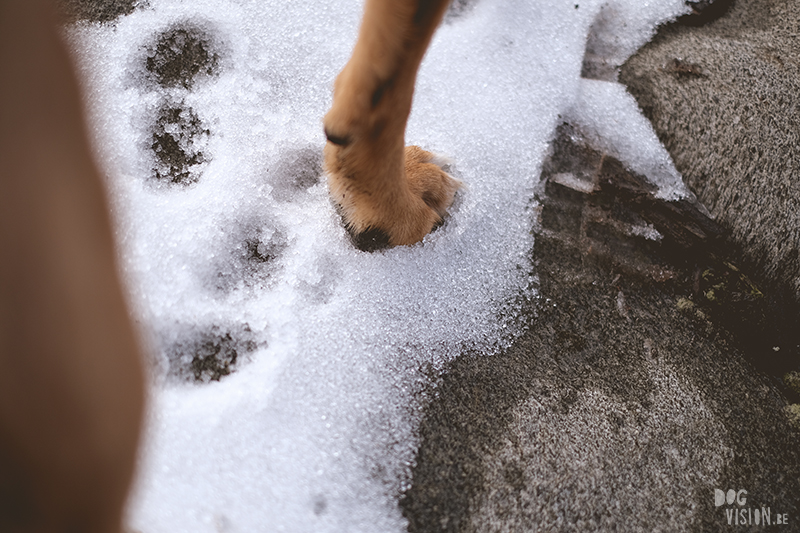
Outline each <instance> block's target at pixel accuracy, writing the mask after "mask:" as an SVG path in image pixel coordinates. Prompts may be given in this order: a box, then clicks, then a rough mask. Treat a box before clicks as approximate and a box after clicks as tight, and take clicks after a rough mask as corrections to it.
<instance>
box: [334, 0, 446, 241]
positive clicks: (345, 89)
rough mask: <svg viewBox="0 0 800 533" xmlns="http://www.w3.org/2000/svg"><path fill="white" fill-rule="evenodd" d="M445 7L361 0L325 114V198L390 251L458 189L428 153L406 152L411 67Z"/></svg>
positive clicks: (416, 233)
mask: <svg viewBox="0 0 800 533" xmlns="http://www.w3.org/2000/svg"><path fill="white" fill-rule="evenodd" d="M448 3H449V2H448V0H411V1H405V2H400V1H391V0H367V3H366V7H365V10H364V20H363V22H362V25H361V30H360V32H359V36H358V41H357V43H356V46H355V48H354V50H353V55H352V57H351V58H350V61H349V62H348V63H347V65H346V66H345V67H344V69H343V70H342V72H341V74H339V77H338V78H337V79H336V83H335V86H334V99H333V105H332V107H331V109H330V111H329V112H328V114H327V115H326V116H325V133H326V135H327V137H328V141H329V142H328V144H327V145H326V147H325V166H326V171H327V173H328V185H329V188H330V193H331V197H332V199H333V201H334V202H335V203H336V204H337V205H338V206H339V207H340V208H341V211H342V215H343V217H344V220H345V224H346V225H347V226H348V228H349V229H350V231H351V232H352V233H354V234H356V235H358V234H363V233H365V232H368V231H378V232H381V233H383V234H385V237H386V238H387V241H388V242H386V244H388V245H392V246H394V245H403V244H413V243H415V242H418V241H420V240H422V238H423V237H424V236H425V235H426V234H428V233H429V232H430V231H431V229H433V228H434V227H435V226H436V225H437V224H439V223H440V222H441V220H442V216H444V214H445V212H446V211H447V208H448V207H449V206H450V204H451V203H452V202H453V195H454V194H455V192H456V190H457V189H458V187H459V185H460V184H459V182H458V181H456V180H454V179H453V178H451V177H450V176H448V175H447V173H445V172H444V171H443V170H442V169H441V168H440V167H439V166H438V165H436V164H434V163H433V162H432V160H433V156H432V154H430V153H428V152H426V151H424V150H422V149H421V148H419V147H416V146H410V147H407V148H406V147H405V129H406V122H407V120H408V116H409V114H410V112H411V100H412V97H413V94H414V83H415V81H416V77H417V70H418V69H419V65H420V63H421V62H422V58H423V56H424V54H425V50H426V49H427V48H428V44H429V43H430V41H431V38H432V36H433V33H434V30H435V29H436V27H437V26H438V25H439V23H440V22H441V20H442V17H443V15H444V12H445V10H446V9H447V5H448Z"/></svg>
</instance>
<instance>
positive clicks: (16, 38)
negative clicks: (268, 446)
mask: <svg viewBox="0 0 800 533" xmlns="http://www.w3.org/2000/svg"><path fill="white" fill-rule="evenodd" d="M48 4H49V2H48V1H46V0H0V65H2V68H3V73H2V75H1V76H0V250H2V254H3V255H2V262H0V531H3V532H26V533H27V532H67V531H75V532H77V531H81V532H87V533H88V532H112V531H119V530H120V524H121V518H122V510H123V505H124V502H125V499H126V495H127V491H128V486H129V484H130V481H131V478H132V475H133V468H134V463H135V457H136V445H137V442H138V438H139V428H140V425H141V418H142V410H143V396H144V387H143V374H142V368H141V362H140V358H139V350H138V347H137V341H136V337H135V336H134V331H133V329H132V326H131V323H130V321H129V319H128V314H127V310H126V306H125V301H124V298H123V293H122V290H121V288H120V283H119V280H118V279H117V274H116V266H115V253H114V246H113V242H112V234H111V227H110V223H109V218H108V214H107V210H106V203H105V197H104V191H103V188H102V184H101V181H100V178H99V176H98V174H97V171H96V169H95V167H94V164H93V162H92V159H91V156H90V151H89V145H88V143H87V141H86V135H85V133H84V129H83V123H82V110H81V105H80V99H79V95H78V87H77V83H76V82H75V79H74V77H73V74H72V70H71V64H70V61H69V58H68V56H67V54H66V52H65V50H64V49H63V46H62V43H61V39H60V37H59V35H58V32H57V29H56V27H57V25H56V24H55V23H54V20H53V17H52V14H51V12H50V7H51V6H49V5H48Z"/></svg>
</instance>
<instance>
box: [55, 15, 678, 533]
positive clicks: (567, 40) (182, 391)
mask: <svg viewBox="0 0 800 533" xmlns="http://www.w3.org/2000/svg"><path fill="white" fill-rule="evenodd" d="M147 4H148V5H147V6H146V7H144V8H141V9H138V10H136V11H135V12H133V13H132V14H131V15H128V16H125V17H123V18H121V19H119V20H118V21H117V22H116V23H114V24H113V25H93V24H85V23H79V24H76V25H73V26H71V27H70V28H69V29H68V35H67V37H68V39H69V41H70V44H71V46H72V48H73V49H74V51H75V53H76V57H77V58H78V63H79V66H80V69H81V72H82V75H83V79H84V80H85V88H86V100H87V104H88V108H89V113H90V126H91V129H92V134H93V136H94V140H95V143H96V150H97V153H98V159H99V161H100V163H101V166H102V168H103V170H104V171H105V173H106V175H107V177H108V186H109V190H110V191H111V196H112V199H113V203H114V214H115V219H116V221H117V236H118V239H119V242H120V244H121V250H120V254H121V264H122V268H123V269H124V273H125V275H126V276H127V279H128V281H129V289H130V298H131V302H132V305H133V306H134V308H135V312H136V316H137V318H138V320H139V322H140V323H141V326H142V329H143V330H144V332H145V333H146V336H147V338H148V339H149V342H150V344H151V348H152V351H153V354H154V355H153V357H154V361H155V362H156V364H155V365H154V368H155V369H154V371H153V380H152V386H151V388H152V390H151V402H150V413H149V418H148V424H147V431H146V436H145V440H144V446H143V451H142V457H141V466H140V473H139V476H138V481H137V483H136V489H135V493H134V495H133V498H132V501H131V505H130V509H129V516H128V522H129V524H130V527H131V529H133V530H136V531H141V532H142V533H157V532H169V533H180V532H192V533H195V532H206V531H209V532H213V531H219V532H228V531H230V532H234V531H236V532H271V531H314V532H324V531H369V532H376V531H386V532H392V531H394V532H400V531H404V530H405V520H404V518H403V517H402V515H401V512H400V510H399V508H398V505H397V499H398V495H399V494H400V493H401V492H402V491H403V490H404V489H405V488H406V486H407V484H408V483H409V480H410V473H411V467H412V464H413V461H414V456H415V450H416V447H417V444H418V441H417V437H416V434H415V428H416V426H417V424H418V422H419V419H420V416H421V407H422V406H423V404H424V401H425V398H426V395H428V394H431V391H432V390H434V389H432V386H434V385H435V382H436V379H437V376H438V375H439V374H440V373H441V371H442V370H443V368H444V366H445V364H446V363H447V362H448V361H449V360H451V359H452V358H453V357H455V356H456V355H457V354H458V353H460V351H462V350H463V349H465V348H472V349H476V350H478V351H480V352H481V353H484V354H487V356H490V355H491V353H492V352H493V351H496V350H497V349H499V348H501V347H502V346H504V345H507V344H508V343H509V342H511V340H513V337H514V335H516V334H518V333H519V331H520V330H521V328H522V327H523V324H520V321H519V320H518V306H519V302H520V301H521V300H523V299H525V298H531V297H534V296H535V272H534V271H533V268H532V265H531V263H530V259H529V256H530V250H531V247H532V243H533V236H532V234H531V227H532V219H533V212H534V208H535V203H534V200H533V191H534V188H535V187H536V186H537V182H538V177H539V172H540V167H541V164H542V161H543V159H544V158H545V157H546V155H547V148H548V143H549V141H550V139H551V137H552V135H553V133H554V131H555V128H556V126H557V125H558V124H560V123H561V122H563V121H564V120H570V121H571V122H572V123H573V124H576V125H578V126H580V127H581V128H582V129H583V131H585V132H586V133H587V134H588V135H589V136H593V137H594V138H595V142H597V143H599V144H600V145H602V146H603V147H604V148H606V149H608V150H610V151H611V152H616V153H617V154H618V155H619V156H620V157H621V159H622V160H623V161H625V162H626V163H627V164H629V165H630V166H631V167H632V168H633V169H634V170H638V171H639V172H641V173H644V174H646V175H648V176H649V177H650V178H651V179H653V180H654V181H656V182H657V183H659V184H660V185H661V193H660V194H662V195H664V196H674V195H681V194H683V190H684V189H683V188H682V187H683V186H682V184H681V183H680V179H679V176H678V175H677V172H676V171H675V170H674V168H673V167H672V164H671V162H670V160H669V157H668V155H667V154H666V152H665V151H664V149H663V148H662V147H661V145H660V144H659V143H658V141H657V139H656V138H655V135H654V134H653V132H652V130H651V129H650V126H649V124H648V123H647V121H646V120H645V119H644V118H643V116H642V115H641V114H640V112H639V110H638V108H637V107H636V104H635V102H634V101H633V99H632V98H631V97H630V96H628V95H627V93H626V92H625V90H624V88H622V87H621V86H620V85H618V84H616V83H614V82H604V81H589V80H583V79H581V77H580V73H581V65H582V61H583V57H584V50H585V47H586V41H587V35H588V34H589V30H590V28H591V27H592V25H593V23H594V29H595V35H596V37H597V39H599V40H600V43H601V45H602V46H598V47H597V49H598V50H599V51H600V52H602V53H603V54H605V56H606V57H607V58H609V59H610V60H611V61H612V62H616V63H620V62H621V61H622V60H624V58H625V57H627V56H628V55H630V54H631V53H633V52H634V51H635V50H636V49H637V48H638V47H639V46H641V45H642V44H644V43H645V42H646V41H647V40H648V39H649V38H650V36H651V35H652V33H653V31H654V30H655V27H656V26H657V24H659V23H661V22H663V21H665V20H667V19H670V18H673V17H675V16H676V15H678V14H680V13H682V12H685V11H686V7H685V5H684V2H683V0H651V1H647V2H645V1H642V0H609V1H604V0H569V1H565V0H540V1H532V0H479V1H477V2H476V3H475V5H474V6H472V7H471V8H469V9H466V10H465V11H464V12H463V13H461V14H460V15H458V16H452V17H449V18H448V21H447V22H446V23H445V24H444V25H443V26H442V28H441V29H440V30H439V32H438V33H437V35H436V37H435V39H434V42H433V45H432V47H431V49H430V51H429V53H428V55H427V56H426V59H425V62H424V63H423V65H422V70H421V73H420V76H419V82H418V86H417V92H416V96H415V107H414V110H413V112H412V115H411V119H410V123H409V127H408V136H407V141H408V142H409V143H410V144H419V145H421V146H423V147H424V148H426V149H429V150H432V151H435V152H437V153H440V154H443V155H446V156H447V157H449V158H450V159H452V161H453V166H452V169H453V172H454V174H455V175H456V176H457V177H458V178H459V179H461V180H462V181H463V182H464V183H465V184H466V188H465V189H464V190H463V191H462V193H461V194H460V197H459V199H458V201H457V204H456V206H455V207H454V209H453V213H452V216H451V217H450V218H449V220H448V222H447V224H446V225H445V226H444V227H443V228H441V229H440V230H438V231H436V232H435V233H434V234H432V235H430V236H429V237H428V238H426V240H425V242H424V243H423V244H421V245H417V246H412V247H402V248H397V249H392V250H389V251H386V252H382V253H374V254H368V253H363V252H359V251H357V250H356V249H354V248H353V247H352V245H351V244H350V242H349V240H348V238H347V236H346V234H345V232H344V230H343V229H342V227H341V223H340V220H339V218H338V216H337V215H336V213H335V212H334V209H333V207H332V206H331V204H330V202H329V200H328V198H327V193H326V187H325V181H324V176H322V177H321V178H320V179H317V174H318V166H319V159H318V154H319V153H320V152H321V150H322V146H323V144H324V135H323V133H322V126H321V117H322V116H323V114H324V113H325V111H326V109H327V107H328V106H329V105H330V101H331V86H332V82H333V79H334V77H335V75H336V73H337V71H338V70H339V69H340V68H341V67H342V65H343V64H344V63H345V61H346V59H347V57H348V55H349V52H350V50H351V48H352V45H353V43H354V39H355V36H356V32H357V29H358V24H359V20H360V14H361V9H362V6H361V2H360V1H358V0H342V1H339V2H322V1H320V0H293V1H291V2H286V1H284V0H193V1H186V0H149V2H148V3H147ZM178 30H180V31H182V30H186V31H188V32H189V34H191V35H194V36H198V35H199V36H200V37H199V39H200V41H201V42H202V43H204V44H203V46H204V47H205V48H206V49H207V52H209V55H210V56H213V60H211V59H209V60H208V61H207V66H208V67H209V68H208V70H209V71H210V73H200V74H198V75H197V76H196V78H195V80H196V81H195V82H194V83H193V84H180V83H178V84H173V86H168V85H169V84H168V83H163V82H159V81H158V80H156V79H154V76H153V74H152V72H150V71H148V68H147V60H148V57H153V55H154V54H156V53H157V47H158V46H157V45H158V43H159V39H162V37H163V36H165V35H169V34H170V32H171V34H172V35H173V36H174V35H175V32H176V31H178ZM170 109H173V110H177V111H174V116H177V115H182V117H183V118H182V120H183V121H182V122H181V121H179V120H177V119H176V120H170V119H169V117H168V116H167V115H169V113H170V111H169V110H170ZM165 110H167V111H165ZM165 116H167V119H165V118H164V117H165ZM173 118H174V117H173ZM159 124H160V125H159ZM187 124H189V125H188V126H187ZM159 128H160V129H159ZM181 128H182V130H181ZM178 130H181V131H182V132H183V134H184V136H185V137H187V136H188V137H190V138H188V139H184V140H183V141H182V142H183V143H184V144H183V145H182V150H183V152H184V153H187V154H199V153H202V157H198V158H197V159H196V160H194V161H192V162H191V165H189V167H188V168H189V171H190V172H189V174H190V177H189V179H188V180H186V183H184V184H169V183H165V180H164V179H161V180H159V179H158V178H157V177H155V176H156V174H157V170H154V169H157V168H158V162H157V157H156V155H155V153H154V148H153V146H154V145H155V144H156V143H155V141H154V139H155V137H154V135H155V134H162V135H163V134H164V133H170V132H172V133H173V134H174V135H175V138H178V137H180V134H181V131H178ZM190 134H191V135H190ZM525 327H533V328H535V327H536V324H535V323H532V324H526V325H525ZM198 352H199V353H206V354H211V355H213V354H215V353H218V354H219V355H221V356H228V357H231V356H232V354H234V353H235V354H236V361H235V364H234V365H233V369H234V371H233V372H232V373H231V374H230V375H228V376H225V377H223V378H222V379H221V380H220V381H211V382H208V383H198V382H195V381H193V380H191V379H188V377H189V376H191V375H193V372H194V371H195V370H196V369H193V367H192V363H191V359H192V355H193V354H196V353H198ZM206 377H208V374H206Z"/></svg>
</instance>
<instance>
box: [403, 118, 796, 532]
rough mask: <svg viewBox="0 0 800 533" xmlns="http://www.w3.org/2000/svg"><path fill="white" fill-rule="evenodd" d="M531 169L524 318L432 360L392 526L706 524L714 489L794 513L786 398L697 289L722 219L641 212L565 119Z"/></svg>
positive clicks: (687, 210) (678, 208)
mask: <svg viewBox="0 0 800 533" xmlns="http://www.w3.org/2000/svg"><path fill="white" fill-rule="evenodd" d="M542 178H543V180H544V184H545V185H544V187H543V190H542V191H541V192H540V200H541V202H542V203H543V209H542V211H541V212H540V213H539V214H538V217H537V218H538V224H537V225H536V227H535V231H536V233H537V238H536V244H535V247H534V250H533V252H532V253H533V257H534V260H535V262H536V263H537V266H536V270H537V272H538V273H539V276H540V294H541V300H540V301H539V302H537V303H535V304H534V305H533V306H532V308H531V309H530V310H529V313H530V315H531V316H533V317H535V319H533V320H532V323H533V326H532V327H531V329H530V331H528V332H527V333H526V334H525V335H523V337H522V338H520V339H519V340H518V342H517V343H516V344H515V345H514V346H513V347H512V348H511V349H509V350H508V351H507V352H506V353H503V354H500V355H496V356H492V357H483V356H481V354H465V355H463V356H462V357H460V358H459V359H458V360H456V361H455V362H454V363H453V364H452V365H451V367H450V368H449V369H448V371H447V373H446V375H445V376H444V378H443V380H442V382H441V384H440V385H439V388H438V395H437V396H436V399H435V400H434V401H432V402H431V404H430V405H429V406H428V407H427V409H426V415H425V419H424V421H423V423H422V426H421V429H420V431H421V437H422V442H423V444H422V446H421V448H420V450H419V454H418V457H417V466H416V468H415V470H414V478H413V486H412V488H411V489H410V490H409V491H408V492H407V493H406V494H405V496H404V498H403V500H402V501H401V506H402V507H403V510H404V513H405V516H406V517H407V518H408V519H409V522H410V526H409V531H411V532H420V531H430V532H433V531H454V532H455V531H481V532H483V531H614V530H620V531H714V530H721V529H724V528H727V524H728V522H727V515H726V511H728V512H730V513H731V516H733V509H738V508H739V506H737V505H736V504H735V503H734V505H733V506H728V505H727V504H726V505H723V506H719V507H717V506H715V500H714V495H715V489H719V490H722V491H725V492H727V491H728V490H729V489H735V490H739V489H745V490H747V491H748V494H749V498H750V499H749V500H748V501H749V502H750V504H749V505H750V506H753V507H756V506H760V505H764V506H765V507H769V508H770V509H771V513H772V515H771V520H772V523H774V522H775V517H774V515H775V514H777V513H778V512H780V513H787V514H788V515H789V516H793V517H797V516H798V512H799V511H800V508H798V497H797V496H798V494H800V449H798V446H797V444H796V443H797V439H798V434H797V432H796V431H795V430H793V429H792V427H791V425H790V422H789V417H788V416H787V413H786V412H785V407H786V405H787V403H786V400H785V398H784V396H783V394H784V393H785V392H786V391H785V390H784V389H782V387H781V384H780V381H779V380H777V379H774V378H771V377H769V376H768V375H765V374H762V373H760V372H759V371H758V370H757V369H756V368H755V367H754V366H753V365H752V364H751V363H750V362H749V361H748V358H747V357H746V354H745V353H744V352H743V348H742V343H741V342H739V341H738V340H737V337H736V335H734V334H732V333H731V332H730V331H728V330H726V329H725V328H724V327H721V326H719V325H717V324H715V322H714V321H713V319H712V317H713V316H714V315H716V314H717V313H716V311H715V309H714V308H713V307H712V306H709V305H708V302H707V300H706V298H705V297H704V294H705V292H707V290H708V286H707V285H706V283H707V282H706V280H705V279H704V276H703V274H706V273H708V272H710V271H715V269H716V270H717V271H722V270H724V269H726V268H729V267H730V268H735V267H733V265H730V263H727V264H728V266H725V265H726V261H725V259H724V258H722V257H721V256H720V255H718V254H722V253H724V252H725V240H724V237H725V235H724V232H722V230H721V228H720V227H719V226H717V225H716V224H715V223H714V222H713V221H711V220H709V219H707V218H705V216H704V215H703V210H702V208H701V207H700V206H699V205H697V204H693V203H692V202H682V203H680V204H672V205H670V204H664V203H662V204H661V205H660V206H659V205H657V202H656V201H654V200H652V197H648V195H647V189H648V185H647V182H646V181H645V180H643V179H642V178H641V177H638V176H635V175H632V174H630V173H629V172H627V171H625V169H624V168H623V167H622V166H621V165H620V164H619V163H618V162H616V161H614V160H613V159H611V158H609V157H606V156H604V155H603V154H601V153H599V152H596V151H594V150H592V149H591V148H590V147H588V146H586V144H585V143H584V142H583V141H582V139H581V136H580V134H579V132H576V131H575V130H574V129H573V128H571V127H570V126H569V125H564V126H562V128H561V129H560V132H559V136H558V138H557V140H556V141H555V142H554V149H553V155H552V157H551V158H550V160H549V162H548V163H547V164H546V165H545V168H544V171H543V176H542ZM659 212H660V213H661V214H659ZM664 213H671V215H664ZM743 508H747V507H743Z"/></svg>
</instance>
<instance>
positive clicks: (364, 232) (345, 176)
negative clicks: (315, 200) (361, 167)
mask: <svg viewBox="0 0 800 533" xmlns="http://www.w3.org/2000/svg"><path fill="white" fill-rule="evenodd" d="M341 150H342V148H341V147H339V146H338V145H336V144H335V143H332V142H331V143H328V145H327V147H326V149H325V161H326V169H327V171H328V186H329V189H330V193H331V198H332V199H333V201H334V203H335V204H336V205H337V207H338V209H339V211H340V213H341V215H342V218H343V219H344V224H345V227H346V228H347V230H348V231H349V233H350V236H351V238H352V240H353V244H354V245H355V246H356V247H357V248H359V249H360V250H364V251H375V250H380V249H382V248H387V247H390V246H400V245H409V244H414V243H417V242H419V241H421V240H422V239H423V238H424V237H425V235H427V234H428V233H430V232H431V231H433V230H434V229H436V228H437V227H438V226H439V225H441V224H442V221H443V218H444V216H445V215H446V214H447V210H448V208H449V207H450V205H451V204H452V203H453V198H454V196H455V193H456V191H457V190H458V189H459V187H461V182H459V181H458V180H456V179H454V178H452V177H451V176H450V175H449V174H448V173H447V172H445V171H444V170H443V169H442V167H443V166H444V165H445V164H446V162H445V161H444V160H442V159H440V158H438V157H436V156H435V155H434V154H432V153H430V152H427V151H425V150H423V149H422V148H420V147H418V146H408V147H406V148H405V152H404V158H403V162H404V168H402V169H398V170H399V171H400V172H399V174H400V175H397V176H391V175H389V176H386V178H385V179H382V180H379V181H378V180H364V179H363V178H362V177H360V176H357V175H353V174H352V173H349V172H348V171H347V166H346V165H343V164H342V159H343V158H342V153H341ZM365 182H369V183H375V182H377V183H376V185H377V187H364V186H363V185H364V183H365Z"/></svg>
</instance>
